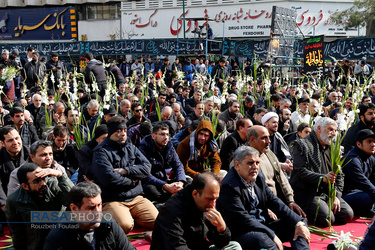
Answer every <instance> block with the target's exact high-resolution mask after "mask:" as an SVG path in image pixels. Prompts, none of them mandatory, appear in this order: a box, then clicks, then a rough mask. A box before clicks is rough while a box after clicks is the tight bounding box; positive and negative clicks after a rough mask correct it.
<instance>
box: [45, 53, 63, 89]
mask: <svg viewBox="0 0 375 250" xmlns="http://www.w3.org/2000/svg"><path fill="white" fill-rule="evenodd" d="M46 68H47V69H46V72H47V74H53V77H54V78H55V84H53V82H52V80H51V75H49V77H48V86H49V88H51V87H55V86H57V84H58V82H59V80H60V79H61V80H63V79H64V78H65V76H66V69H65V66H64V64H63V62H62V61H60V60H58V61H57V62H54V61H52V59H51V60H49V61H48V62H47V63H46ZM54 68H57V70H56V71H53V69H54Z"/></svg>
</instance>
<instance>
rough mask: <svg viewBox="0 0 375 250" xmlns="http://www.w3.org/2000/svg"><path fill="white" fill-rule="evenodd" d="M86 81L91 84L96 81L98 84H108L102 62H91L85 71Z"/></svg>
mask: <svg viewBox="0 0 375 250" xmlns="http://www.w3.org/2000/svg"><path fill="white" fill-rule="evenodd" d="M85 81H86V83H89V84H92V83H93V81H96V82H97V83H98V84H107V78H106V76H105V70H104V68H103V63H102V62H101V61H98V60H96V59H92V60H91V61H89V63H88V64H87V66H86V69H85Z"/></svg>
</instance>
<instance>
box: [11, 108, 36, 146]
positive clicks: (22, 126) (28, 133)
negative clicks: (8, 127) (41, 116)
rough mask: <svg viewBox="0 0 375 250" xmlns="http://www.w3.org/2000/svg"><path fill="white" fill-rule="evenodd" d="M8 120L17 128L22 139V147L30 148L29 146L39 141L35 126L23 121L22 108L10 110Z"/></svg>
mask: <svg viewBox="0 0 375 250" xmlns="http://www.w3.org/2000/svg"><path fill="white" fill-rule="evenodd" d="M10 119H11V120H12V122H13V124H14V125H15V126H16V127H17V131H18V133H19V134H20V136H21V138H22V144H23V145H25V146H27V147H30V146H31V144H33V143H34V142H36V141H38V140H39V137H38V133H37V131H36V128H35V126H34V125H33V124H31V123H29V122H28V121H25V117H24V110H23V108H21V107H14V108H12V109H11V110H10Z"/></svg>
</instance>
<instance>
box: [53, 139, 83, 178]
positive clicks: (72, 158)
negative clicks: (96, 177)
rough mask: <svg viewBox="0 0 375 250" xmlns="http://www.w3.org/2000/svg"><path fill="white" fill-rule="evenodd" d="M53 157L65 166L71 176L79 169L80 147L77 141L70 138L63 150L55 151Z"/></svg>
mask: <svg viewBox="0 0 375 250" xmlns="http://www.w3.org/2000/svg"><path fill="white" fill-rule="evenodd" d="M53 159H54V160H55V161H56V162H57V163H58V164H60V165H61V166H63V167H64V168H65V170H66V174H67V175H68V177H69V178H70V177H71V176H72V175H73V174H74V173H75V171H76V170H77V169H78V167H79V164H78V148H77V145H76V144H75V142H73V141H71V140H69V142H68V144H67V145H66V147H65V149H64V150H63V151H59V152H57V151H53Z"/></svg>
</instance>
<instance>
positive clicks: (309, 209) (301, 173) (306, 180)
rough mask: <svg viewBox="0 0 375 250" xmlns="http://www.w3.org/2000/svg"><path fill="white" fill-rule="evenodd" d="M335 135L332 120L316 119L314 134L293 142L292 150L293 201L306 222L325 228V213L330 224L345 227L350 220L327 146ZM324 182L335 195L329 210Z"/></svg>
mask: <svg viewBox="0 0 375 250" xmlns="http://www.w3.org/2000/svg"><path fill="white" fill-rule="evenodd" d="M336 132H337V124H336V122H335V121H334V120H332V119H331V118H328V117H323V118H320V119H319V120H318V121H317V122H316V123H315V125H314V131H312V132H311V133H310V135H309V136H307V137H306V138H304V139H301V140H298V141H296V142H295V145H294V150H293V159H294V170H293V171H292V176H291V178H290V184H291V185H292V188H293V190H294V199H295V201H296V202H297V204H299V205H300V206H301V208H302V209H303V210H304V211H305V213H306V215H307V219H308V221H309V223H311V224H314V225H317V226H322V227H326V226H328V223H327V220H326V219H327V215H328V213H331V223H332V224H333V223H334V222H336V223H338V224H345V223H348V222H350V221H351V220H352V219H353V210H352V208H351V207H350V206H349V204H347V203H346V202H345V201H344V200H343V199H342V198H341V194H342V191H343V187H344V182H343V176H342V175H341V174H338V175H336V174H335V173H334V172H333V170H332V163H331V150H330V145H331V140H332V138H333V137H335V136H336ZM321 177H323V179H322V181H320V178H321ZM328 181H329V182H330V183H335V189H336V192H337V193H336V197H335V200H334V203H333V206H332V211H329V207H328V196H327V194H328V183H327V182H328Z"/></svg>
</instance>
